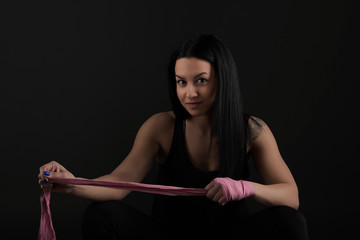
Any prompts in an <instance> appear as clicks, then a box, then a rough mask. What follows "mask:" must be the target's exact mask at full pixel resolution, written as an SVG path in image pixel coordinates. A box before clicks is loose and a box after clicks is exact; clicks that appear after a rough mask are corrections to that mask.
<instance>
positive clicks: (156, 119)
mask: <svg viewBox="0 0 360 240" xmlns="http://www.w3.org/2000/svg"><path fill="white" fill-rule="evenodd" d="M174 122H175V114H174V113H173V112H172V111H170V112H160V113H155V114H154V115H152V116H151V117H150V118H149V119H148V120H146V122H145V123H144V124H146V125H148V126H149V127H151V128H154V129H155V130H161V131H164V130H167V129H168V128H173V126H174Z"/></svg>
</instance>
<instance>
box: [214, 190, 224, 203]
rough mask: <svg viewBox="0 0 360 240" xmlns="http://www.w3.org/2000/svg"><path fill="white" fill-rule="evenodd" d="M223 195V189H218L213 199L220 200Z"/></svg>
mask: <svg viewBox="0 0 360 240" xmlns="http://www.w3.org/2000/svg"><path fill="white" fill-rule="evenodd" d="M222 196H223V193H222V191H221V190H220V191H217V192H216V193H215V195H214V196H213V198H212V200H213V201H214V202H219V200H220V199H221V198H222Z"/></svg>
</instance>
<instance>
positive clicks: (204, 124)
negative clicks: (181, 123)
mask: <svg viewBox="0 0 360 240" xmlns="http://www.w3.org/2000/svg"><path fill="white" fill-rule="evenodd" d="M186 124H187V126H191V128H192V129H197V130H199V131H200V132H202V133H203V134H208V133H210V132H211V128H212V127H211V125H212V121H211V117H210V116H209V115H201V116H196V117H190V118H188V119H187V120H186Z"/></svg>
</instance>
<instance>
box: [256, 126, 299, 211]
mask: <svg viewBox="0 0 360 240" xmlns="http://www.w3.org/2000/svg"><path fill="white" fill-rule="evenodd" d="M258 120H260V119H258ZM260 121H261V120H260ZM261 122H262V121H261ZM249 124H250V122H249ZM252 124H254V123H252ZM261 125H262V127H261V131H260V132H258V134H257V136H256V137H255V138H253V139H252V141H251V145H250V152H249V153H251V154H252V159H253V161H254V164H255V168H256V170H257V172H258V174H259V176H260V178H261V180H262V184H260V183H255V182H252V185H253V187H254V191H255V194H254V195H253V197H252V198H253V199H254V200H255V201H257V202H259V203H261V204H264V205H266V206H278V205H283V206H289V207H292V208H294V209H298V207H299V196H298V188H297V186H296V182H295V180H294V178H293V176H292V174H291V172H290V170H289V168H288V167H287V165H286V163H285V162H284V160H283V158H282V157H281V154H280V151H279V148H278V145H277V143H276V140H275V138H274V135H273V134H272V132H271V130H270V128H269V127H268V126H267V125H266V124H265V123H264V122H262V124H261ZM249 126H250V128H251V125H249Z"/></svg>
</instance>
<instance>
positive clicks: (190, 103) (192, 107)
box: [186, 102, 201, 109]
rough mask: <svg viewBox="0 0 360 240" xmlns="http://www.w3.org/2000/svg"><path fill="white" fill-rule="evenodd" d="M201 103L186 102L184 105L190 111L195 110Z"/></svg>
mask: <svg viewBox="0 0 360 240" xmlns="http://www.w3.org/2000/svg"><path fill="white" fill-rule="evenodd" d="M200 103H201V102H188V103H186V105H187V106H189V107H190V108H191V109H194V108H197V107H198V106H199V105H200Z"/></svg>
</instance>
